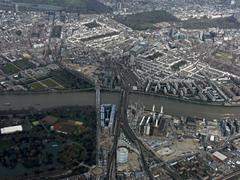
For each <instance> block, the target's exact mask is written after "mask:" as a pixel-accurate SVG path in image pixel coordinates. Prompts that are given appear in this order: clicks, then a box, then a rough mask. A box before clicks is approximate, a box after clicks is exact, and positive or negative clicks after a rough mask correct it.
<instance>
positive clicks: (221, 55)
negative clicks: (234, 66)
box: [214, 51, 233, 61]
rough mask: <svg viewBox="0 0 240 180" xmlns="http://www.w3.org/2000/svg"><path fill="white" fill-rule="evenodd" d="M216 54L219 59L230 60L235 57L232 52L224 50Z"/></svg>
mask: <svg viewBox="0 0 240 180" xmlns="http://www.w3.org/2000/svg"><path fill="white" fill-rule="evenodd" d="M214 56H215V58H217V59H221V60H228V61H229V60H232V58H233V56H232V55H231V54H230V53H228V52H222V51H219V52H216V53H215V55H214Z"/></svg>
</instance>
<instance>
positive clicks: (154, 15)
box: [115, 10, 179, 30]
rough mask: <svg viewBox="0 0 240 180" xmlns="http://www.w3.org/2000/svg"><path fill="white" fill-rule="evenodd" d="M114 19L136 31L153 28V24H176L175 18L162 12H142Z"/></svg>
mask: <svg viewBox="0 0 240 180" xmlns="http://www.w3.org/2000/svg"><path fill="white" fill-rule="evenodd" d="M115 19H116V20H117V21H119V22H120V23H122V24H125V25H126V26H129V27H131V28H132V29H136V30H145V29H148V28H154V24H156V23H160V22H177V21H179V20H178V19H177V18H176V17H175V16H173V15H172V14H170V13H168V12H167V11H164V10H158V11H151V12H142V13H137V14H132V15H127V16H119V15H118V16H116V17H115Z"/></svg>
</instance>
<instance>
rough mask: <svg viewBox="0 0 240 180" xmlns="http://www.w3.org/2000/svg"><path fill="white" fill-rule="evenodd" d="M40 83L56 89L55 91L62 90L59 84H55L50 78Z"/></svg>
mask: <svg viewBox="0 0 240 180" xmlns="http://www.w3.org/2000/svg"><path fill="white" fill-rule="evenodd" d="M41 82H42V83H43V84H45V85H47V86H48V87H49V88H56V89H63V88H64V87H63V86H62V85H61V84H59V83H58V82H56V81H55V80H53V79H52V78H48V79H45V80H42V81H41Z"/></svg>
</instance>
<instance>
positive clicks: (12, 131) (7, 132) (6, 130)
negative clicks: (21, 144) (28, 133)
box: [1, 125, 23, 134]
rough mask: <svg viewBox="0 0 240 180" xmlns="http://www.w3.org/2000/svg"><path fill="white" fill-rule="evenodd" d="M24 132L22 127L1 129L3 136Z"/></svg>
mask: <svg viewBox="0 0 240 180" xmlns="http://www.w3.org/2000/svg"><path fill="white" fill-rule="evenodd" d="M22 131H23V128H22V125H18V126H10V127H4V128H1V134H12V133H15V132H22Z"/></svg>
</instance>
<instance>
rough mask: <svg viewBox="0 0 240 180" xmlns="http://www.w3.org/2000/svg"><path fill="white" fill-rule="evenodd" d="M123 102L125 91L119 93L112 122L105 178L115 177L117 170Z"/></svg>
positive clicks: (124, 102) (110, 179) (108, 179)
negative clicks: (112, 136) (110, 147)
mask: <svg viewBox="0 0 240 180" xmlns="http://www.w3.org/2000/svg"><path fill="white" fill-rule="evenodd" d="M124 104H126V93H125V92H124V91H123V92H122V93H121V98H120V104H119V105H120V106H119V111H118V112H117V116H116V119H115V123H114V130H113V134H114V139H113V145H112V149H111V151H110V154H109V157H108V162H107V175H106V178H105V179H107V180H114V179H116V172H117V166H116V163H117V161H116V158H117V148H118V138H119V135H120V125H121V122H122V120H123V114H124Z"/></svg>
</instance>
